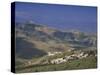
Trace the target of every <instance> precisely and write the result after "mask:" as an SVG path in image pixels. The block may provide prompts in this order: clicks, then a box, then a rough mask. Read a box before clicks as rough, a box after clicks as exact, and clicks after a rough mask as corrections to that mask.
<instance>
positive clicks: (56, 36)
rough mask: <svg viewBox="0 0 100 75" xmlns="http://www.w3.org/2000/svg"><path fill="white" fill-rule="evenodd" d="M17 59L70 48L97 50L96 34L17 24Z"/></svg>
mask: <svg viewBox="0 0 100 75" xmlns="http://www.w3.org/2000/svg"><path fill="white" fill-rule="evenodd" d="M15 31H16V32H15V33H16V57H21V58H25V59H27V58H32V57H39V56H43V55H46V54H47V52H55V51H60V52H62V51H66V50H68V49H70V48H75V49H76V50H78V49H84V48H91V47H94V48H93V49H95V48H96V46H97V36H96V34H88V33H87V34H86V33H83V32H79V31H61V30H57V29H54V28H50V27H47V26H44V25H37V24H33V23H26V24H25V23H16V25H15Z"/></svg>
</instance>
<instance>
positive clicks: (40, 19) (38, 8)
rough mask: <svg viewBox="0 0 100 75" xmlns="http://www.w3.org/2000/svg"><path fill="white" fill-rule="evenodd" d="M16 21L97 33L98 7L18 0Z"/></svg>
mask: <svg viewBox="0 0 100 75" xmlns="http://www.w3.org/2000/svg"><path fill="white" fill-rule="evenodd" d="M15 21H16V22H21V23H25V22H28V21H31V22H33V23H36V24H41V25H47V26H48V27H53V28H56V29H60V30H66V31H67V30H68V31H69V30H77V31H82V32H88V33H96V32H97V7H90V6H76V5H58V4H42V3H24V2H16V3H15Z"/></svg>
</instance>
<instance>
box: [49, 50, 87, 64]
mask: <svg viewBox="0 0 100 75" xmlns="http://www.w3.org/2000/svg"><path fill="white" fill-rule="evenodd" d="M87 56H88V54H84V52H81V53H80V54H72V55H69V56H65V57H62V58H57V59H53V60H51V61H50V63H51V64H60V63H65V62H67V61H71V60H76V59H82V58H86V57H87Z"/></svg>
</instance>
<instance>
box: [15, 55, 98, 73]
mask: <svg viewBox="0 0 100 75" xmlns="http://www.w3.org/2000/svg"><path fill="white" fill-rule="evenodd" d="M91 68H97V58H96V57H93V56H90V57H87V58H84V59H78V60H72V61H68V62H66V63H63V64H47V65H31V66H27V67H20V68H16V73H23V72H41V71H42V72H43V71H59V70H75V69H76V70H77V69H91Z"/></svg>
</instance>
